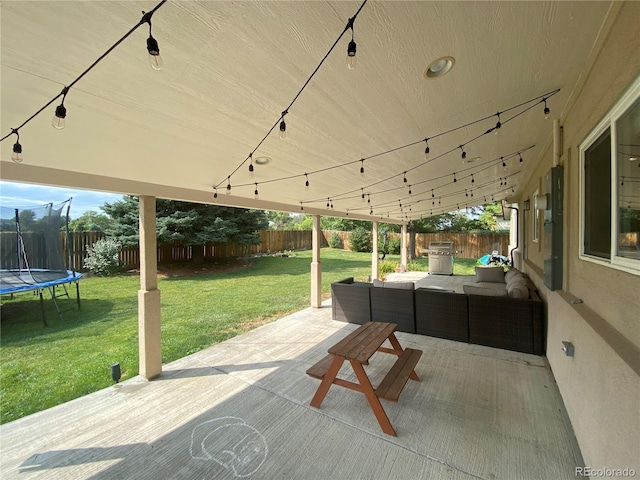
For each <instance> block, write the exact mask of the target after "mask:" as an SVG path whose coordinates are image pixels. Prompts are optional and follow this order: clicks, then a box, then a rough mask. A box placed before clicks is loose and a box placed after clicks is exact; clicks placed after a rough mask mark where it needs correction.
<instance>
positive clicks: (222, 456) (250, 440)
mask: <svg viewBox="0 0 640 480" xmlns="http://www.w3.org/2000/svg"><path fill="white" fill-rule="evenodd" d="M268 452H269V447H268V446H267V442H266V440H265V439H264V437H263V436H262V434H261V433H260V432H258V431H257V430H256V429H255V428H253V427H252V426H251V425H247V422H245V421H244V420H243V419H242V418H236V417H222V418H215V419H213V420H209V421H206V422H203V423H200V424H199V425H197V426H196V427H195V428H194V429H193V432H191V446H190V447H189V453H190V454H191V458H193V459H198V460H213V461H214V462H216V463H218V464H220V465H222V466H223V467H224V468H226V469H228V470H231V471H232V472H233V474H234V475H235V476H236V477H249V476H251V475H253V474H254V473H255V472H257V471H258V469H259V468H260V467H261V466H262V464H263V463H264V461H265V460H266V458H267V453H268Z"/></svg>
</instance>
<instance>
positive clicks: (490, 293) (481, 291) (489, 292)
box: [462, 285, 507, 297]
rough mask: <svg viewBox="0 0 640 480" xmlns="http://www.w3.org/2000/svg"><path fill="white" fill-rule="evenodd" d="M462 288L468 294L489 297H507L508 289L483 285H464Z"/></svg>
mask: <svg viewBox="0 0 640 480" xmlns="http://www.w3.org/2000/svg"><path fill="white" fill-rule="evenodd" d="M462 289H463V290H464V293H466V294H467V295H484V296H487V297H506V296H507V289H506V288H504V289H502V288H491V287H481V286H476V285H463V286H462Z"/></svg>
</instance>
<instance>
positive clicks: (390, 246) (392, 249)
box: [387, 237, 400, 255]
mask: <svg viewBox="0 0 640 480" xmlns="http://www.w3.org/2000/svg"><path fill="white" fill-rule="evenodd" d="M387 253H388V254H390V255H400V237H389V239H388V240H387Z"/></svg>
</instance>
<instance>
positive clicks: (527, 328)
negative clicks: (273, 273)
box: [331, 278, 545, 355]
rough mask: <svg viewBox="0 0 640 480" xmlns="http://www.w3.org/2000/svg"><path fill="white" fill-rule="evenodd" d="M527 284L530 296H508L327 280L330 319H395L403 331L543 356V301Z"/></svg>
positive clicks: (351, 279)
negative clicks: (328, 282)
mask: <svg viewBox="0 0 640 480" xmlns="http://www.w3.org/2000/svg"><path fill="white" fill-rule="evenodd" d="M389 287H392V285H391V284H389ZM528 288H529V298H510V297H504V296H486V295H475V294H467V293H464V294H463V293H455V292H453V291H449V290H441V289H431V288H418V289H416V290H407V289H398V288H387V286H386V285H385V287H384V288H383V287H378V286H373V284H370V283H366V282H354V281H353V278H347V279H344V280H341V281H339V282H335V283H333V284H331V297H332V310H333V319H334V320H341V321H343V322H350V323H358V324H362V323H364V322H367V321H374V322H375V321H378V322H393V323H397V324H398V330H399V331H402V332H408V333H418V334H421V335H428V336H432V337H438V338H445V339H448V340H455V341H459V342H466V343H474V344H478V345H486V346H489V347H496V348H503V349H506V350H513V351H517V352H524V353H531V354H535V355H544V353H545V345H544V308H543V307H544V306H543V303H542V300H541V299H540V297H539V296H538V294H537V292H536V291H535V289H534V288H533V285H531V284H529V287H528Z"/></svg>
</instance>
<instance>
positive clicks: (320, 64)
mask: <svg viewBox="0 0 640 480" xmlns="http://www.w3.org/2000/svg"><path fill="white" fill-rule="evenodd" d="M367 1H368V0H364V1H363V2H362V4H361V5H360V8H358V10H357V11H356V13H355V14H354V15H353V17H351V18H350V19H349V21H348V22H347V25H346V26H345V27H344V30H343V31H342V33H340V35H339V36H338V38H336V41H335V42H333V45H331V48H329V51H328V52H327V53H326V54H325V56H324V57H322V60H320V63H319V64H318V65H317V66H316V68H315V69H314V70H313V72H312V73H311V75H309V78H307V81H306V82H304V85H302V87H301V88H300V90H298V93H296V95H295V96H294V97H293V100H291V103H289V106H288V107H287V108H285V109H284V111H283V112H282V114H281V115H280V117H278V119H277V120H276V121H275V123H274V124H273V125H272V126H271V128H270V129H269V131H268V132H267V133H266V134H265V135H264V137H262V140H260V141H259V142H258V144H257V145H256V146H255V147H254V149H253V150H251V153H250V154H249V155H248V156H247V158H245V159H244V160H243V161H242V162H240V164H239V165H238V166H237V167H236V168H235V169H234V170H233V171H232V172H231V174H229V175H228V176H227V179H229V178H230V177H231V176H232V175H234V174H235V173H236V172H237V171H238V170H240V168H241V167H242V166H243V165H244V164H245V163H246V162H247V160H249V159H250V158H251V156H253V154H254V153H256V150H258V148H260V147H261V146H262V144H263V143H264V142H265V140H266V139H267V138H268V137H269V135H271V132H273V130H274V129H275V128H276V127H277V126H278V125H280V122H282V121H284V117H285V115H287V114H288V113H289V109H290V108H291V107H292V106H293V104H294V103H296V100H298V97H300V95H301V94H302V92H303V91H304V89H305V88H307V85H309V82H311V80H312V79H313V77H314V76H315V74H316V73H317V72H318V70H320V67H321V66H322V64H323V63H324V62H325V60H326V59H327V58H328V57H329V55H330V54H331V52H333V49H334V48H336V45H338V42H340V39H342V37H343V36H344V34H345V33H346V32H347V30H349V29H350V28H351V29H352V28H353V22H354V21H355V20H356V18H357V17H358V15H359V14H360V11H361V10H362V8H363V7H364V6H365V4H366V3H367ZM303 175H304V174H303ZM303 175H299V176H303ZM223 183H224V180H223V181H222V182H220V183H218V184H217V185H214V187H213V188H218V187H219V186H220V185H222V184H223ZM261 183H267V182H261Z"/></svg>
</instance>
